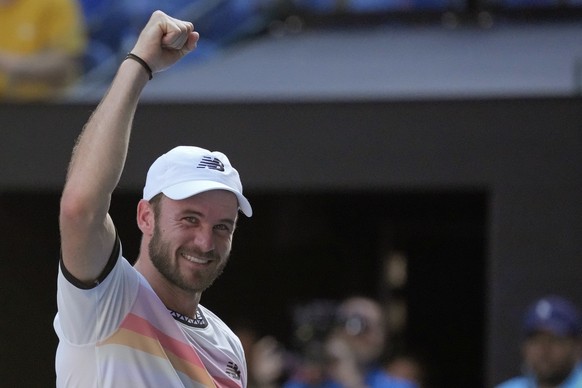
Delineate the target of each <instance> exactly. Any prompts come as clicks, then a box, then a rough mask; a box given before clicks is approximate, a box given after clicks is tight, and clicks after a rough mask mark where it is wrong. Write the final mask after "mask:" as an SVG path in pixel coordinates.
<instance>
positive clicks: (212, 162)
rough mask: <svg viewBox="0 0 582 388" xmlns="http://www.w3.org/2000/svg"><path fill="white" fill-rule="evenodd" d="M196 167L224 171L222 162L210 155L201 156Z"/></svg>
mask: <svg viewBox="0 0 582 388" xmlns="http://www.w3.org/2000/svg"><path fill="white" fill-rule="evenodd" d="M196 168H207V169H209V170H218V171H222V172H224V164H222V162H221V161H220V160H218V158H211V157H210V156H203V157H202V160H201V161H200V163H198V166H196Z"/></svg>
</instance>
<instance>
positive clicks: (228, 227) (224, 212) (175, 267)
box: [149, 190, 238, 293]
mask: <svg viewBox="0 0 582 388" xmlns="http://www.w3.org/2000/svg"><path fill="white" fill-rule="evenodd" d="M155 208H156V210H155V212H156V213H155V214H156V215H155V229H154V233H153V236H152V238H151V240H150V242H149V255H150V258H151V260H152V263H153V265H154V266H155V267H156V268H157V270H158V271H159V272H160V273H161V274H162V275H163V276H164V278H165V279H166V280H167V281H168V282H170V283H171V284H173V285H174V286H177V287H178V288H180V289H182V290H183V291H186V292H189V293H198V292H202V291H204V290H205V289H206V288H208V287H210V285H212V283H213V282H214V280H215V279H216V278H217V277H218V276H219V275H220V274H221V273H222V271H223V270H224V267H225V266H226V264H227V262H228V257H229V255H230V250H231V246H232V237H233V233H234V229H235V225H236V219H237V213H238V202H237V199H236V196H235V195H234V194H232V193H230V192H228V191H223V190H213V191H208V192H204V193H201V194H198V195H195V196H192V197H190V198H187V199H184V200H180V201H174V200H171V199H169V198H167V197H163V196H162V198H161V200H160V203H159V204H157V205H155Z"/></svg>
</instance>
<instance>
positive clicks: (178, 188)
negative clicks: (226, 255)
mask: <svg viewBox="0 0 582 388" xmlns="http://www.w3.org/2000/svg"><path fill="white" fill-rule="evenodd" d="M210 190H227V191H230V192H231V193H234V194H235V195H236V197H237V199H238V206H239V209H240V210H241V211H242V213H243V214H244V215H246V216H247V217H250V216H252V214H253V210H252V208H251V205H250V203H249V201H248V200H247V199H246V198H245V197H244V196H243V188H242V183H241V181H240V177H239V175H238V171H236V169H234V168H233V167H232V165H231V164H230V161H229V160H228V158H227V157H226V155H224V154H223V153H221V152H217V151H209V150H207V149H204V148H200V147H194V146H178V147H175V148H173V149H171V150H170V151H168V152H166V153H165V154H163V155H161V156H160V157H159V158H157V159H156V160H155V161H154V163H153V164H152V165H151V166H150V168H149V170H148V173H147V178H146V183H145V186H144V188H143V199H145V200H147V201H149V200H150V199H152V198H153V197H154V196H156V195H157V194H159V193H164V195H165V196H167V197H168V198H170V199H174V200H180V199H185V198H188V197H191V196H193V195H196V194H200V193H202V192H205V191H210Z"/></svg>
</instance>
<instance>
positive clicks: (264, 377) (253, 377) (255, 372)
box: [233, 319, 287, 388]
mask: <svg viewBox="0 0 582 388" xmlns="http://www.w3.org/2000/svg"><path fill="white" fill-rule="evenodd" d="M233 330H234V332H235V333H236V335H237V336H238V338H239V339H240V341H241V343H242V346H243V349H244V352H245V358H246V362H247V371H248V382H247V386H248V388H278V387H280V386H281V382H282V380H283V379H284V375H285V372H286V370H287V365H286V363H287V360H286V358H287V352H286V350H285V348H284V347H283V345H282V344H281V343H280V342H279V341H277V339H276V338H275V337H273V336H270V335H267V336H261V334H259V332H258V330H257V329H256V327H255V326H254V324H253V323H251V322H249V321H246V320H243V319H239V320H238V322H237V323H235V324H234V325H233Z"/></svg>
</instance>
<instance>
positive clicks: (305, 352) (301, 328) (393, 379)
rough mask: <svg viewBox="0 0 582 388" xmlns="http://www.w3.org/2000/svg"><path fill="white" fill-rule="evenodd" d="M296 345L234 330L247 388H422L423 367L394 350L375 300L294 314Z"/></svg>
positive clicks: (308, 306) (316, 305) (304, 308)
mask: <svg viewBox="0 0 582 388" xmlns="http://www.w3.org/2000/svg"><path fill="white" fill-rule="evenodd" d="M292 315H293V317H292V321H293V325H292V326H293V333H292V336H291V337H292V341H291V343H289V344H286V345H284V344H283V343H282V342H281V341H279V340H278V339H276V338H274V337H273V336H270V335H267V336H260V335H258V333H257V332H256V331H255V330H254V329H253V328H252V327H251V326H250V325H241V326H238V327H237V326H235V331H236V333H237V335H239V337H240V338H241V341H242V342H243V346H244V348H245V352H246V355H247V362H248V371H249V385H248V386H249V388H276V387H283V388H363V387H370V388H376V387H383V388H421V387H424V386H425V379H426V377H427V374H426V368H425V364H424V361H423V360H422V359H421V358H419V357H416V356H415V355H413V354H412V353H407V352H406V353H405V352H403V351H402V350H398V351H395V347H393V346H391V345H392V344H391V333H390V329H389V322H388V319H387V315H386V310H385V307H384V306H382V304H380V303H379V302H378V301H376V300H375V299H372V298H369V297H364V296H351V297H348V298H346V299H345V300H342V301H332V300H314V301H312V302H308V303H305V304H302V305H298V306H296V307H295V308H294V310H293V314H292Z"/></svg>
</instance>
